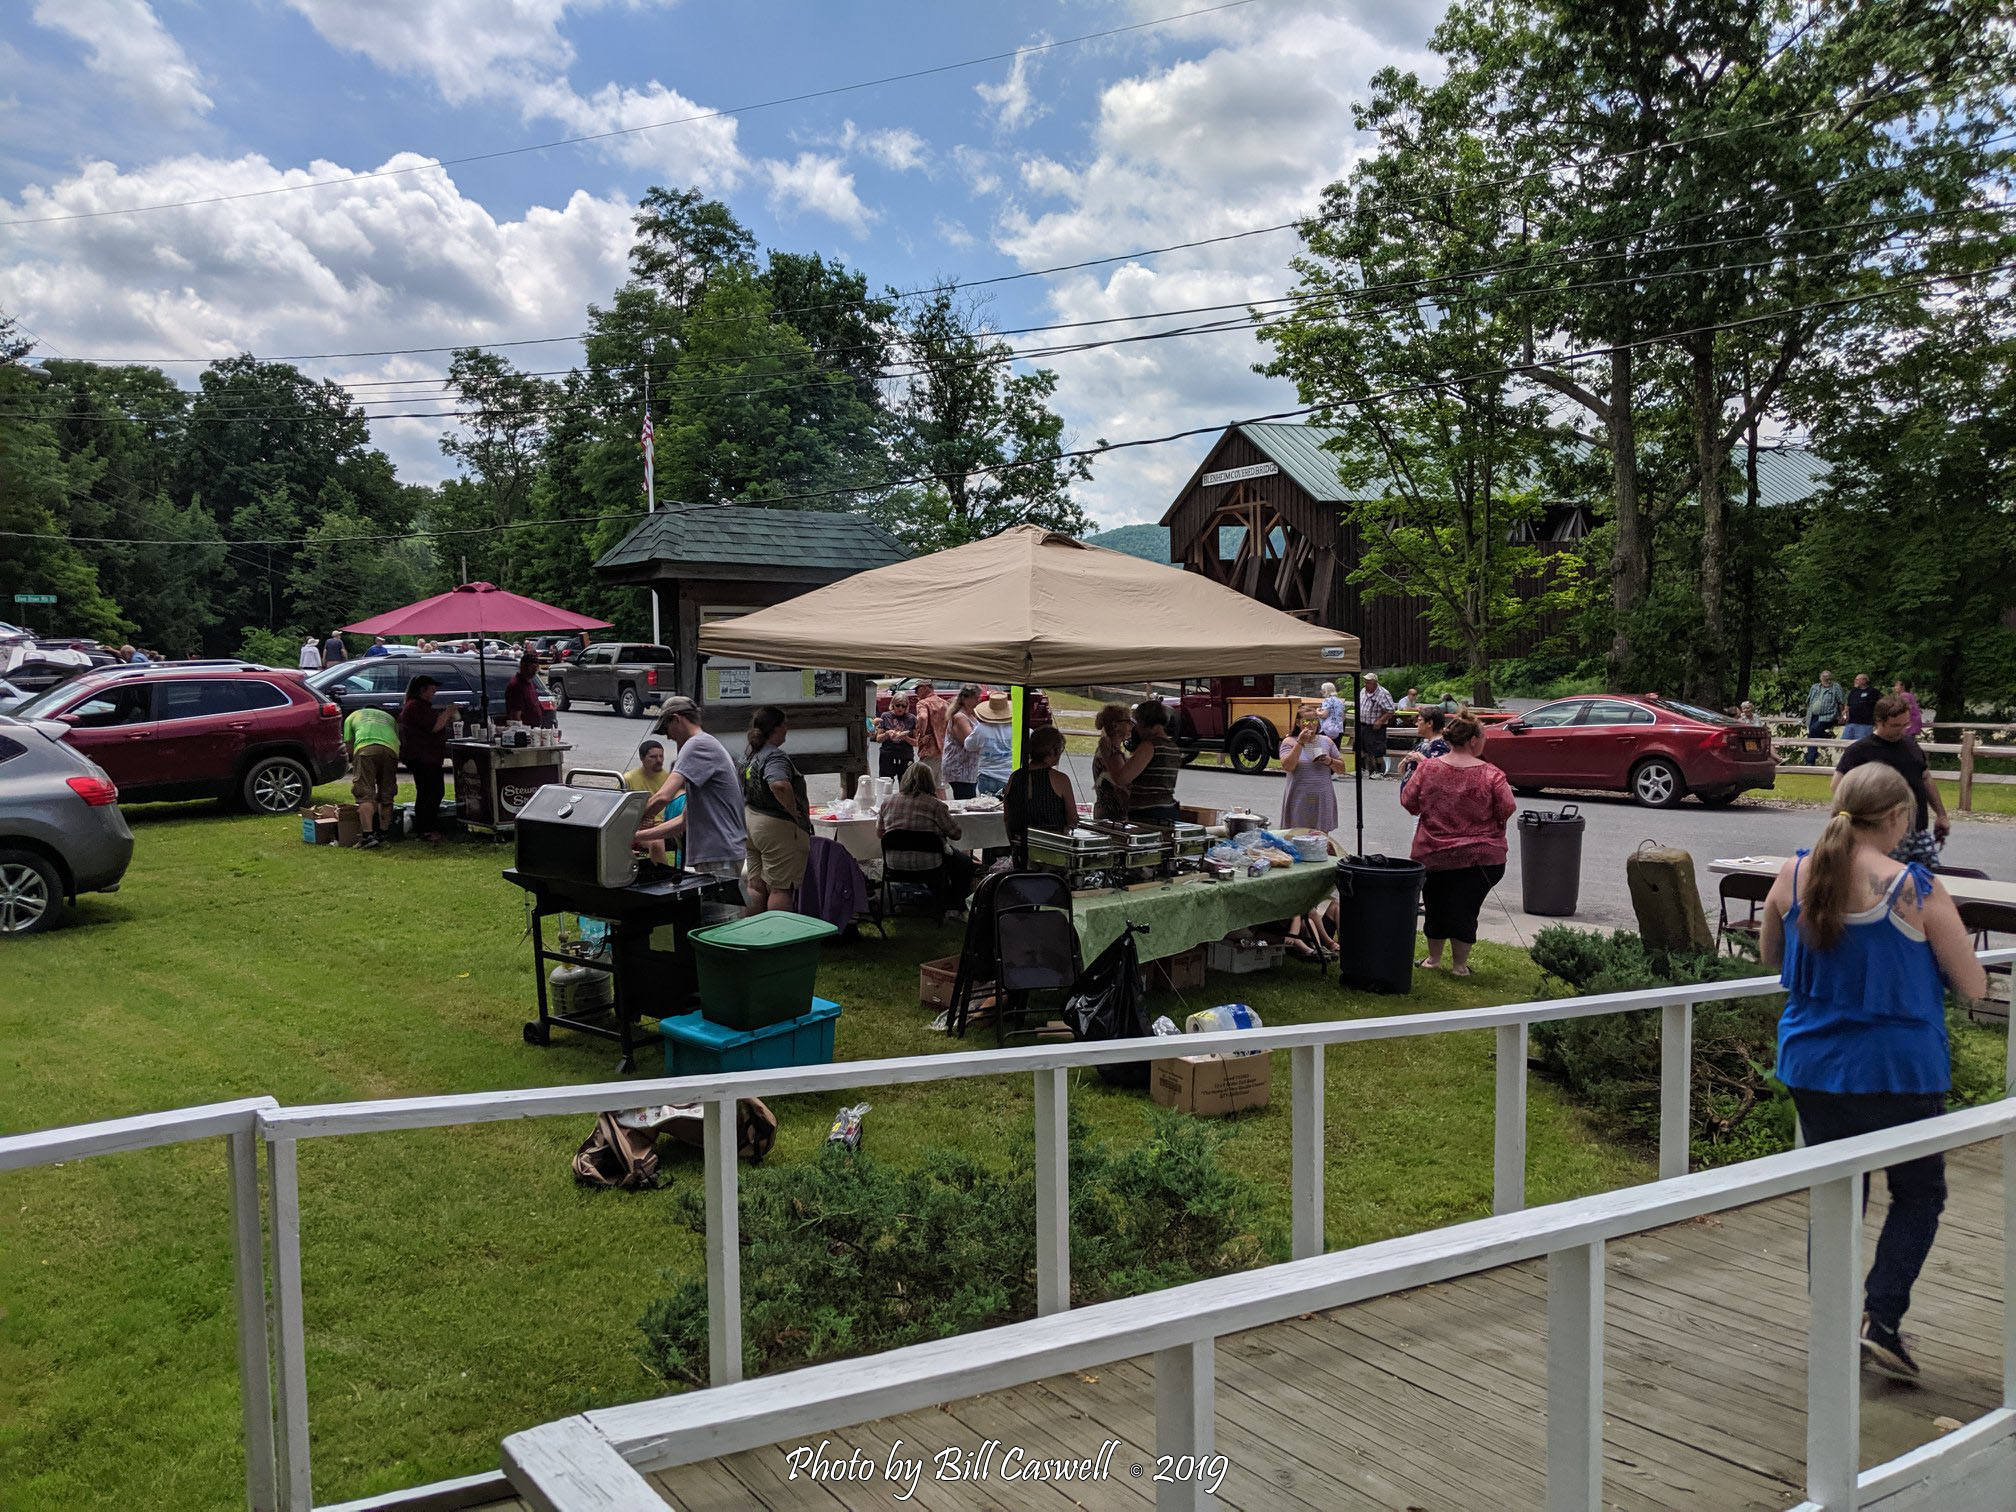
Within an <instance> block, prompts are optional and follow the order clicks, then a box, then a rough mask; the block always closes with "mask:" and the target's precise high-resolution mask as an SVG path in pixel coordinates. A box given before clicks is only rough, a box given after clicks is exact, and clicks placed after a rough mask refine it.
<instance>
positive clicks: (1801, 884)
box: [1762, 764, 1988, 1380]
mask: <svg viewBox="0 0 2016 1512" xmlns="http://www.w3.org/2000/svg"><path fill="white" fill-rule="evenodd" d="M1911 815H1912V796H1911V790H1910V788H1909V786H1907V785H1906V783H1905V781H1904V779H1903V778H1902V777H1900V776H1899V775H1898V774H1897V773H1896V772H1895V771H1894V770H1893V769H1892V768H1890V767H1887V766H1878V765H1874V764H1872V765H1869V766H1862V767H1857V768H1855V769H1854V770H1853V771H1851V772H1848V773H1846V774H1844V775H1843V777H1842V778H1841V782H1840V785H1839V786H1838V787H1837V788H1836V789H1835V793H1834V813H1833V816H1832V817H1831V818H1829V819H1828V821H1827V828H1826V830H1825V831H1824V832H1823V833H1822V834H1821V836H1820V840H1819V843H1818V844H1816V845H1815V846H1814V847H1813V850H1812V852H1811V853H1810V854H1808V853H1806V852H1804V851H1802V852H1800V854H1799V855H1798V856H1796V857H1794V858H1793V859H1792V860H1790V861H1788V862H1786V863H1785V865H1784V867H1783V868H1782V869H1781V870H1780V871H1779V873H1778V880H1777V881H1776V882H1775V883H1774V884H1773V885H1772V888H1771V895H1770V897H1769V898H1768V899H1766V900H1765V904H1764V932H1763V939H1762V949H1763V955H1764V960H1765V963H1766V964H1767V965H1772V966H1780V967H1781V970H1780V973H1779V981H1780V982H1781V983H1782V984H1783V986H1784V988H1785V1011H1784V1013H1783V1014H1782V1015H1781V1016H1780V1017H1779V1020H1778V1079H1779V1080H1780V1081H1781V1082H1783V1083H1784V1084H1785V1086H1786V1088H1787V1090H1789V1091H1790V1092H1791V1094H1792V1101H1793V1103H1794V1104H1795V1105H1796V1106H1797V1107H1798V1109H1799V1127H1800V1129H1801V1131H1802V1132H1803V1133H1804V1134H1805V1136H1806V1143H1808V1144H1809V1145H1813V1144H1824V1143H1825V1142H1826V1141H1828V1140H1830V1139H1847V1138H1850V1137H1852V1136H1854V1135H1857V1134H1868V1133H1871V1132H1872V1131H1874V1130H1877V1129H1888V1128H1894V1127H1895V1126H1896V1125H1898V1124H1905V1123H1911V1122H1914V1121H1915V1120H1917V1119H1921V1118H1933V1117H1936V1116H1938V1115H1939V1114H1940V1113H1943V1112H1944V1111H1945V1109H1946V1092H1947V1090H1948V1088H1949V1087H1950V1086H1951V1085H1952V1077H1951V1074H1950V1071H1949V1063H1948V1060H1947V1054H1946V988H1947V987H1949V986H1950V987H1951V988H1952V989H1953V990H1954V991H1955V992H1958V993H1960V994H1962V995H1963V996H1966V997H1970V998H1978V997H1980V996H1981V994H1982V993H1983V992H1985V991H1986V990H1987V985H1988V983H1987V976H1986V974H1985V973H1984V972H1983V971H1982V969H1981V963H1980V962H1979V961H1978V960H1976V959H1975V958H1974V952H1973V949H1972V946H1971V944H1970V942H1969V940H1968V937H1967V931H1966V929H1965V927H1963V926H1962V924H1961V923H1960V913H1959V910H1958V909H1957V908H1955V907H1954V904H1953V899H1952V897H1951V896H1950V895H1949V894H1948V893H1947V891H1946V889H1945V888H1943V887H1941V886H1940V885H1939V883H1938V881H1937V880H1936V879H1935V878H1934V877H1933V876H1932V874H1931V873H1930V872H1928V871H1926V870H1925V868H1924V867H1922V866H1919V865H1916V864H1915V863H1914V864H1912V865H1908V866H1907V865H1903V864H1900V863H1899V862H1896V861H1893V860H1892V859H1891V858H1890V856H1889V854H1888V852H1889V851H1890V850H1891V849H1892V848H1894V847H1895V846H1896V844H1897V842H1898V841H1899V840H1900V839H1901V838H1902V837H1903V835H1904V833H1905V831H1907V830H1908V829H1909V828H1910V827H1911ZM1886 1174H1887V1177H1888V1179H1889V1183H1890V1212H1889V1216H1888V1217H1886V1218H1885V1219H1884V1221H1883V1234H1882V1237H1881V1238H1880V1239H1878V1240H1877V1242H1876V1258H1875V1261H1874V1263H1873V1264H1871V1265H1870V1267H1869V1276H1868V1280H1867V1281H1866V1282H1865V1283H1864V1287H1863V1297H1864V1307H1865V1311H1864V1313H1863V1318H1862V1353H1863V1358H1864V1359H1865V1360H1866V1361H1867V1362H1868V1363H1869V1364H1871V1365H1873V1366H1875V1367H1876V1368H1877V1369H1879V1370H1881V1371H1883V1372H1884V1373H1885V1374H1887V1375H1892V1376H1897V1377H1899V1378H1901V1379H1904V1380H1915V1379H1917V1377H1918V1363H1917V1361H1915V1360H1913V1359H1912V1358H1911V1353H1910V1351H1909V1350H1908V1349H1907V1348H1906V1347H1905V1343H1904V1339H1903V1336H1902V1335H1901V1334H1900V1333H1899V1332H1898V1327H1899V1325H1900V1324H1901V1323H1902V1322H1903V1318H1904V1312H1905V1309H1907V1308H1908V1307H1909V1306H1910V1305H1911V1285H1912V1283H1913V1282H1915V1281H1916V1280H1917V1279H1918V1272H1919V1271H1920V1270H1921V1269H1923V1267H1924V1264H1925V1256H1926V1255H1927V1254H1928V1253H1930V1251H1931V1249H1932V1240H1933V1236H1934V1235H1936V1234H1937V1233H1938V1231H1939V1211H1940V1209H1941V1208H1943V1207H1944V1206H1945V1205H1946V1160H1945V1157H1944V1156H1942V1155H1928V1156H1926V1157H1925V1158H1924V1159H1922V1160H1912V1161H1906V1162H1905V1163H1904V1164H1902V1165H1897V1166H1892V1167H1891V1168H1890V1169H1889V1171H1888V1172H1887V1173H1886ZM1863 1195H1864V1199H1865V1201H1866V1199H1867V1195H1868V1193H1867V1188H1866V1187H1865V1188H1864V1193H1863Z"/></svg>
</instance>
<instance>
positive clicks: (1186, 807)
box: [1176, 803, 1225, 829]
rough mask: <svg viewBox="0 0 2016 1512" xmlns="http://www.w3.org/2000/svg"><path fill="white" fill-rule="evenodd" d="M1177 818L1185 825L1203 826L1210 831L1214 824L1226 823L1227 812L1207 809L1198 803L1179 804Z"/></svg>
mask: <svg viewBox="0 0 2016 1512" xmlns="http://www.w3.org/2000/svg"><path fill="white" fill-rule="evenodd" d="M1176 817H1177V818H1179V819H1181V820H1182V821H1183V822H1184V823H1185V824H1201V825H1203V826H1204V828H1206V829H1210V828H1211V827H1212V826H1213V825H1214V824H1221V823H1223V822H1224V819H1225V810H1223V809H1218V808H1205V807H1204V806H1203V805H1202V804H1198V803H1179V804H1177V805H1176Z"/></svg>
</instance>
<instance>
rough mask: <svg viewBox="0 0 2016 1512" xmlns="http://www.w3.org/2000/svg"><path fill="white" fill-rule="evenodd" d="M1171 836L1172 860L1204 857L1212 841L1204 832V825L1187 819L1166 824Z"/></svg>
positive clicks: (1192, 859)
mask: <svg viewBox="0 0 2016 1512" xmlns="http://www.w3.org/2000/svg"><path fill="white" fill-rule="evenodd" d="M1164 829H1165V830H1166V831H1167V833H1168V836H1169V850H1170V856H1169V859H1170V860H1172V861H1196V860H1199V859H1201V858H1202V857H1203V855H1204V851H1205V848H1206V847H1207V846H1208V845H1209V844H1210V843H1211V842H1210V838H1209V837H1208V836H1207V835H1206V834H1205V833H1204V826H1203V825H1201V824H1191V823H1189V822H1188V821H1186V820H1181V819H1179V820H1177V821H1176V823H1174V824H1171V825H1165V826H1164Z"/></svg>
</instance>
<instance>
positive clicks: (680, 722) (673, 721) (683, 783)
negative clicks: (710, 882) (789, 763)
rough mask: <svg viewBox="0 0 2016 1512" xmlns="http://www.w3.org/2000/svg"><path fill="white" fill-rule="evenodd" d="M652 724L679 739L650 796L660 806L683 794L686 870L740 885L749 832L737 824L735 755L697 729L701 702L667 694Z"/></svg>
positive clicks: (646, 834) (648, 833) (653, 831)
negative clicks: (656, 789) (684, 802)
mask: <svg viewBox="0 0 2016 1512" xmlns="http://www.w3.org/2000/svg"><path fill="white" fill-rule="evenodd" d="M657 729H658V733H659V734H660V735H663V736H666V737H667V738H668V739H671V740H673V741H676V742H677V743H678V747H679V754H678V755H677V756H676V757H674V758H673V761H672V769H671V770H670V771H669V772H667V773H666V774H665V781H664V782H663V783H661V784H660V785H659V788H658V791H657V792H655V793H653V794H652V795H651V807H652V808H654V809H658V808H662V807H663V806H664V805H666V804H668V803H670V802H671V801H672V800H673V799H674V798H676V797H678V796H679V795H680V794H681V793H684V794H685V795H686V867H687V869H688V870H689V871H698V872H707V873H708V874H710V875H712V876H716V877H721V878H723V879H725V880H729V881H733V882H736V883H738V884H739V883H740V881H741V878H742V861H743V856H744V854H745V852H746V851H747V849H748V845H749V836H748V832H747V831H746V830H745V829H744V827H743V823H742V779H741V777H740V776H739V775H738V774H737V773H736V771H735V761H734V758H733V757H731V756H730V755H729V754H728V748H727V747H726V746H724V745H722V744H721V742H720V741H718V740H716V739H715V738H714V737H713V736H712V735H709V734H708V733H707V732H706V731H705V730H703V729H701V728H700V707H699V705H698V704H696V703H694V702H693V700H692V699H690V698H679V697H673V698H668V699H666V700H665V702H664V705H663V706H662V707H661V708H660V709H659V711H658V725H657ZM662 828H664V826H647V827H645V828H644V829H641V830H639V831H638V832H637V838H638V839H639V840H652V839H656V838H658V836H657V830H659V829H662Z"/></svg>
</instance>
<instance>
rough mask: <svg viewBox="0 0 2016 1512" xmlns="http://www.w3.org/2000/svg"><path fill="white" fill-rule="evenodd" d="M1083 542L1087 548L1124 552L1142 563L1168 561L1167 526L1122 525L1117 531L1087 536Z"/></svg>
mask: <svg viewBox="0 0 2016 1512" xmlns="http://www.w3.org/2000/svg"><path fill="white" fill-rule="evenodd" d="M1085 542H1086V544H1087V545H1089V546H1104V547H1105V548H1106V549H1107V550H1108V551H1124V552H1126V553H1127V555H1129V556H1137V557H1139V558H1141V560H1142V561H1144V562H1163V563H1167V562H1168V560H1169V527H1168V526H1167V525H1122V526H1120V527H1119V528H1118V529H1117V530H1107V531H1102V532H1101V533H1100V534H1098V535H1095V536H1087V537H1085Z"/></svg>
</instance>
